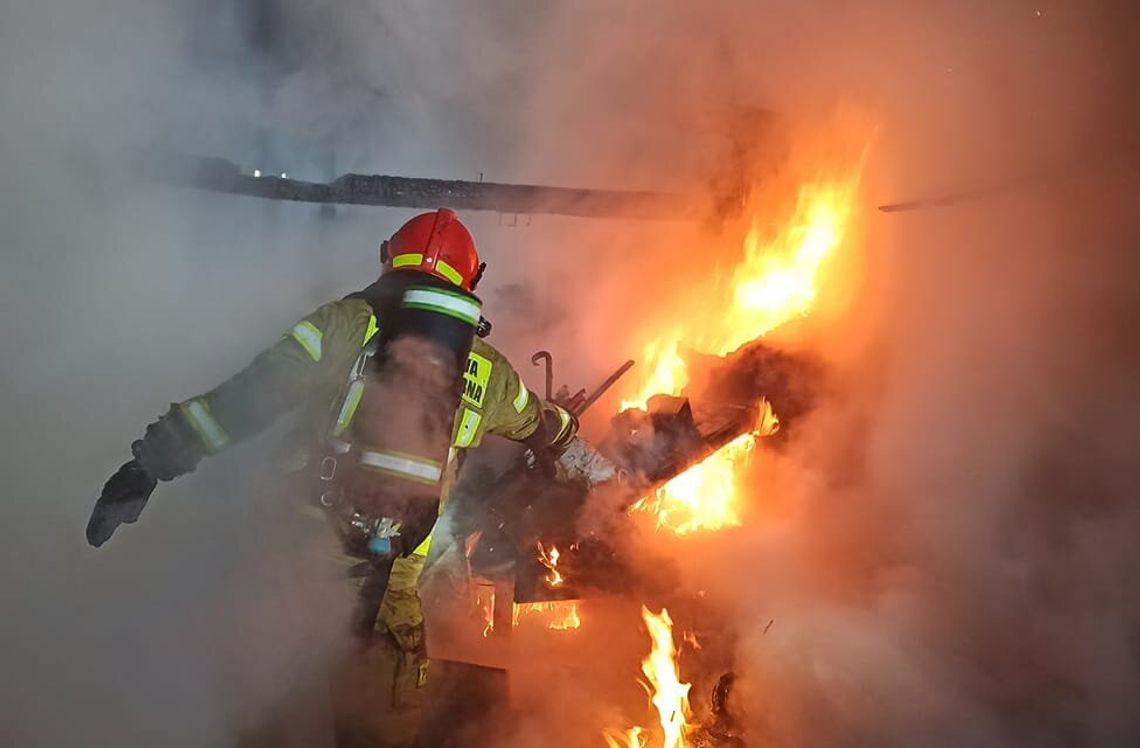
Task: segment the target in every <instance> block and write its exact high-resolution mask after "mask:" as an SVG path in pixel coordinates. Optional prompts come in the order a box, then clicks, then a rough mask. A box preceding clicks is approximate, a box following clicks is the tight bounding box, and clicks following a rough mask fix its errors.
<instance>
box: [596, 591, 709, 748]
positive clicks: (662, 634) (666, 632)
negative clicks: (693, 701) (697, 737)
mask: <svg viewBox="0 0 1140 748" xmlns="http://www.w3.org/2000/svg"><path fill="white" fill-rule="evenodd" d="M641 618H642V620H644V621H645V627H646V629H648V631H649V640H650V641H651V642H652V647H651V649H650V651H649V656H648V657H646V658H645V659H644V660H642V661H641V672H642V673H644V675H645V681H643V682H642V686H644V687H645V691H646V693H648V694H649V699H650V702H651V703H652V704H653V706H654V708H656V710H657V718H658V722H659V723H660V725H661V732H662V740H661V748H685V746H686V745H687V744H686V742H685V734H686V733H687V732H688V731H689V717H690V716H692V712H691V711H690V710H689V689H690V688H691V687H692V684H691V683H682V682H681V673H680V670H679V668H678V667H677V649H676V647H675V646H674V644H673V620H672V619H671V618H670V617H669V611H668V610H666V609H665V608H662V609H661V613H660V615H654V614H653V613H652V612H651V611H650V610H649V608H646V607H645V606H642V608H641ZM643 732H644V730H643V729H642V728H641V727H632V728H630V729H629V730H626V731H625V732H617V731H614V730H608V731H606V733H605V734H604V735H603V737H604V738H605V740H606V744H607V745H608V746H609V748H644V746H645V745H647V740H646V739H644V736H643Z"/></svg>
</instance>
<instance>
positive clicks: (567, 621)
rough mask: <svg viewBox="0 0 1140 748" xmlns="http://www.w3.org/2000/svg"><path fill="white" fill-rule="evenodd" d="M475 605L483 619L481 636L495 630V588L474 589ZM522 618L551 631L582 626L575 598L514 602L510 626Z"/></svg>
mask: <svg viewBox="0 0 1140 748" xmlns="http://www.w3.org/2000/svg"><path fill="white" fill-rule="evenodd" d="M475 607H476V609H477V610H478V611H479V614H480V617H481V619H482V621H483V637H484V638H487V637H489V636H490V635H491V634H492V633H493V632H494V631H495V590H494V588H493V587H487V586H485V585H480V586H479V587H478V589H476V591H475ZM523 619H531V620H534V621H536V622H539V623H541V624H543V625H544V626H545V627H546V628H548V629H551V630H553V631H573V630H575V629H580V628H582V615H581V613H580V611H579V609H578V601H577V600H551V601H549V602H542V603H515V604H514V606H513V608H512V609H511V626H512V627H513V628H517V627H518V625H519V622H520V621H521V620H523Z"/></svg>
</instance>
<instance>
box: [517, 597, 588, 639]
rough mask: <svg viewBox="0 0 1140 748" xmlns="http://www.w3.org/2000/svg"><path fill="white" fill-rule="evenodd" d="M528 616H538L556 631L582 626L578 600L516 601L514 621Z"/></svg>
mask: <svg viewBox="0 0 1140 748" xmlns="http://www.w3.org/2000/svg"><path fill="white" fill-rule="evenodd" d="M528 616H537V617H539V618H540V619H542V620H543V621H544V622H545V623H546V628H548V629H554V630H555V631H573V630H574V629H579V628H582V616H581V615H580V614H579V613H578V601H577V600H551V601H549V602H544V603H515V607H514V610H513V611H512V617H511V620H512V623H513V624H514V625H515V626H518V625H519V621H520V620H522V619H523V618H525V617H528Z"/></svg>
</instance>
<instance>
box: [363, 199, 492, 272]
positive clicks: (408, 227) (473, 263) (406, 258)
mask: <svg viewBox="0 0 1140 748" xmlns="http://www.w3.org/2000/svg"><path fill="white" fill-rule="evenodd" d="M380 260H381V261H382V262H383V263H384V272H385V273H387V272H388V271H390V270H418V271H420V272H421V273H429V274H431V275H434V276H435V277H437V278H442V279H444V280H446V281H450V282H452V283H454V284H455V285H457V286H459V287H460V288H462V289H463V290H465V291H474V290H475V284H476V283H478V282H479V278H480V277H481V276H482V275H483V268H484V267H486V265H485V264H480V262H479V253H478V251H477V250H476V249H475V240H474V239H473V238H472V237H471V232H470V231H468V230H467V227H466V226H464V225H463V222H462V221H460V220H459V216H457V215H455V211H453V210H448V209H447V208H440V209H439V210H436V211H432V212H431V213H421V214H419V215H418V216H416V217H415V218H412V219H411V220H409V221H408V222H407V223H405V224H404V225H403V226H401V227H400V229H399V230H398V231H397V232H396V233H395V234H392V238H391V239H389V240H388V241H386V242H384V243H383V244H381V245H380Z"/></svg>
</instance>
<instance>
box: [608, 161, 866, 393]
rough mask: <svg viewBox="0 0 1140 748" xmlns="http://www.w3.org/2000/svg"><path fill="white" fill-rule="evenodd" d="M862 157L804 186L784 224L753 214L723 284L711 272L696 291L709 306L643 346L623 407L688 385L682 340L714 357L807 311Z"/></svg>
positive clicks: (843, 224)
mask: <svg viewBox="0 0 1140 748" xmlns="http://www.w3.org/2000/svg"><path fill="white" fill-rule="evenodd" d="M861 176H862V159H861V158H860V160H859V162H858V163H857V165H855V166H853V167H851V168H850V169H848V170H846V171H845V172H843V173H839V174H831V175H829V176H825V177H819V178H818V179H816V180H812V181H809V182H806V183H804V184H802V185H801V186H800V188H799V191H798V194H797V198H796V201H795V207H794V209H793V210H792V214H791V216H790V218H789V219H788V220H787V222H786V223H785V224H784V225H783V228H781V229H780V230H777V231H775V232H771V231H770V230H766V226H765V223H764V222H763V221H762V220H761V217H760V213H756V214H755V215H753V217H752V219H751V221H750V222H749V226H748V230H747V232H746V234H745V237H744V242H743V247H742V250H743V257H742V258H741V260H740V262H739V263H738V264H737V265H736V268H735V269H734V270H733V272H732V282H731V283H730V284H728V285H727V286H726V285H725V284H724V283H723V282H722V281H721V280H720V279H719V278H714V279H713V281H714V282H713V283H712V284H710V285H708V286H707V287H706V288H705V290H704V292H703V293H701V292H700V291H699V290H698V292H697V293H696V294H695V295H696V296H697V297H698V298H699V299H700V301H701V302H702V303H701V307H703V309H705V310H707V311H705V312H704V313H702V314H698V315H696V318H695V319H691V320H686V321H685V322H684V323H682V324H680V325H678V326H676V327H675V328H674V329H673V330H671V331H670V332H668V333H666V334H664V335H661V336H659V337H656V338H654V339H653V340H651V341H650V342H648V343H647V344H646V345H645V349H644V351H643V356H642V359H643V360H644V361H645V362H646V363H647V364H649V365H648V367H646V368H647V369H648V370H649V371H650V372H651V373H650V374H649V376H648V377H647V378H646V380H645V381H644V382H643V383H642V385H641V387H640V389H639V390H638V392H637V394H636V395H635V396H634V397H632V398H630V399H628V400H624V401H623V402H622V410H626V409H628V408H642V409H644V408H645V406H646V404H647V403H648V402H649V398H650V397H652V396H653V395H656V394H658V393H664V394H669V395H679V394H681V392H682V390H684V388H685V386H686V385H687V384H688V383H689V373H688V370H687V368H686V366H685V361H684V359H683V358H682V357H681V354H680V351H681V348H682V346H685V347H688V348H690V349H692V350H696V351H701V352H703V353H708V354H712V355H717V356H724V355H726V354H729V353H731V352H733V351H735V350H736V349H737V348H739V347H740V346H742V345H744V344H745V343H749V342H751V341H753V340H756V339H757V338H760V337H763V336H764V335H766V334H768V333H769V332H771V331H772V330H774V329H776V328H777V327H779V326H780V325H782V324H784V323H785V322H788V321H789V320H792V319H795V318H797V317H803V316H806V315H807V314H808V313H809V312H810V311H811V309H812V307H813V305H814V303H815V300H816V294H817V292H818V289H819V284H820V281H821V276H822V273H823V270H824V268H825V267H826V265H827V262H828V260H830V259H831V258H832V257H833V256H834V255H835V253H836V251H837V249H838V248H839V247H840V245H841V244H842V243H843V239H844V237H845V235H846V232H847V228H848V226H849V224H850V222H851V218H852V214H853V212H854V210H855V206H856V196H857V192H858V187H859V181H860V178H861Z"/></svg>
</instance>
